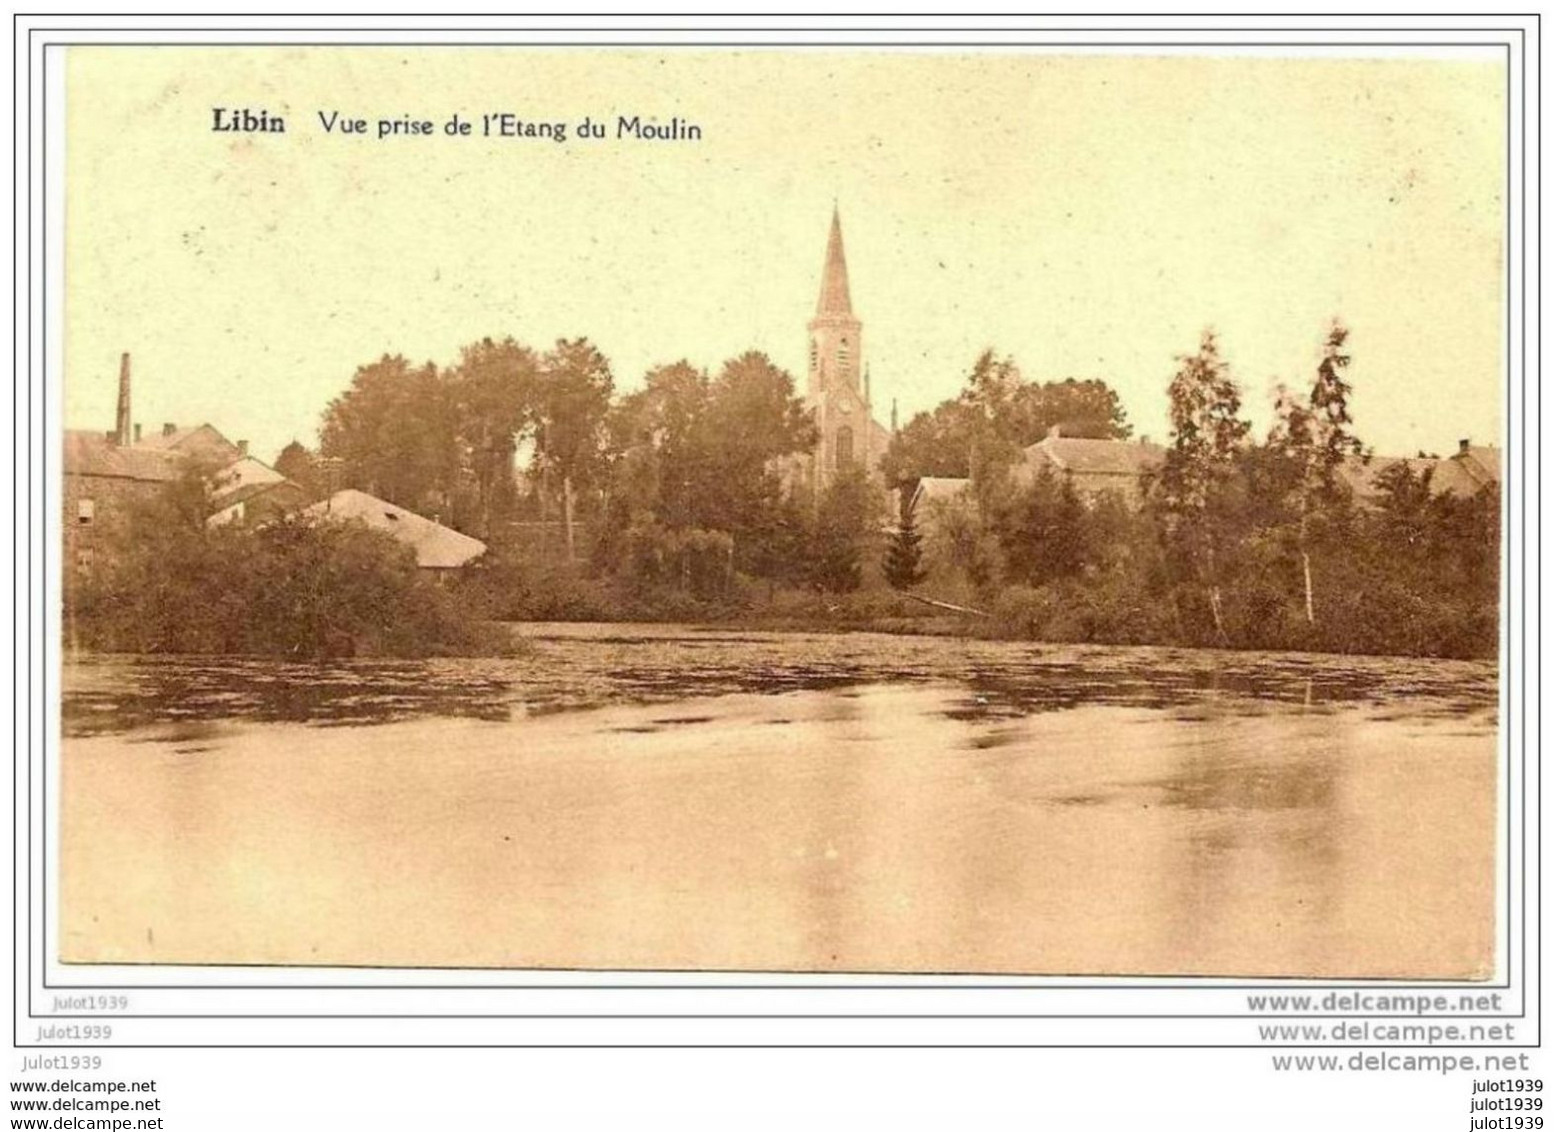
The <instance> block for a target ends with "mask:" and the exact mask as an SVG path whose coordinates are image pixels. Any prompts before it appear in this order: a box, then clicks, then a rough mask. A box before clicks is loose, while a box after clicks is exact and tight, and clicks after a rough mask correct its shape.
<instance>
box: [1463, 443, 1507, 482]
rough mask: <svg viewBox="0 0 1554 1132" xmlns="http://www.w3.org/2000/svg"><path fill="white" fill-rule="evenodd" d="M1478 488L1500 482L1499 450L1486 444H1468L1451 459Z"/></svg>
mask: <svg viewBox="0 0 1554 1132" xmlns="http://www.w3.org/2000/svg"><path fill="white" fill-rule="evenodd" d="M1452 462H1453V463H1455V464H1458V465H1460V466H1461V467H1462V469H1463V470H1464V471H1465V472H1466V473H1467V474H1468V475H1469V476H1471V477H1472V479H1473V480H1474V482H1475V483H1477V484H1478V486H1479V487H1488V486H1489V485H1490V484H1492V483H1499V482H1500V449H1498V448H1494V447H1492V446H1490V445H1487V444H1470V445H1467V446H1466V447H1465V448H1463V449H1462V450H1461V451H1460V452H1458V453H1457V454H1456V455H1455V456H1453V457H1452Z"/></svg>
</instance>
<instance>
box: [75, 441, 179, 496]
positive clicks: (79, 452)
mask: <svg viewBox="0 0 1554 1132" xmlns="http://www.w3.org/2000/svg"><path fill="white" fill-rule="evenodd" d="M182 466H183V459H182V457H181V456H180V455H179V454H178V453H176V452H167V451H163V450H161V449H156V448H137V447H123V446H120V445H117V444H114V443H113V442H111V441H110V440H109V439H108V438H107V437H106V436H105V435H104V434H102V433H100V432H92V431H90V430H88V429H66V430H65V450H64V468H65V474H66V475H67V476H102V477H105V478H111V479H125V480H138V481H140V482H142V483H169V482H171V481H173V480H175V479H177V478H178V474H179V469H180V468H181V467H182Z"/></svg>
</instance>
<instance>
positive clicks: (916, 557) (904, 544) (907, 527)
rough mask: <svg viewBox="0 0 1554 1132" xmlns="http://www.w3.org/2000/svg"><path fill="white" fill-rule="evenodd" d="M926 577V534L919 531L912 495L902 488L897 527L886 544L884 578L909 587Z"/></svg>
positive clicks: (899, 586)
mask: <svg viewBox="0 0 1554 1132" xmlns="http://www.w3.org/2000/svg"><path fill="white" fill-rule="evenodd" d="M927 576H928V571H927V570H925V569H923V536H922V535H920V534H919V533H918V531H917V507H916V505H915V504H914V502H913V499H912V496H911V495H910V494H909V493H907V492H905V491H903V492H901V502H900V513H899V519H898V521H897V523H896V528H895V530H893V531H891V533H890V541H889V542H887V543H886V544H885V580H886V581H887V582H889V583H890V584H891V585H892V586H893V587H894V588H896V589H898V590H909V589H911V588H912V587H913V586H915V585H917V584H918V583H919V582H921V581H922V580H923V579H924V578H926V577H927Z"/></svg>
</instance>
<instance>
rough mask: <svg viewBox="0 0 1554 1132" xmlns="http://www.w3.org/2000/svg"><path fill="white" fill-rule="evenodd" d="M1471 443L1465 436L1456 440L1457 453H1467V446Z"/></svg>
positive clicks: (1461, 454) (1464, 454)
mask: <svg viewBox="0 0 1554 1132" xmlns="http://www.w3.org/2000/svg"><path fill="white" fill-rule="evenodd" d="M1472 443H1473V442H1472V441H1471V440H1469V439H1468V438H1467V437H1463V438H1462V439H1461V440H1459V441H1457V455H1459V456H1466V455H1467V454H1468V446H1469V445H1470V444H1472Z"/></svg>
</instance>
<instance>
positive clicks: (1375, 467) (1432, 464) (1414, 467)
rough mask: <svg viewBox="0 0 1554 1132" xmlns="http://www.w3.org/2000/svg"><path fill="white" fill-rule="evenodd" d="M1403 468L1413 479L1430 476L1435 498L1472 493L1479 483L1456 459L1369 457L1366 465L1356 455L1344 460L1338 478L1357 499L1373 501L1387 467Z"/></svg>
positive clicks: (1379, 490) (1339, 468) (1478, 486)
mask: <svg viewBox="0 0 1554 1132" xmlns="http://www.w3.org/2000/svg"><path fill="white" fill-rule="evenodd" d="M1399 465H1401V466H1403V467H1406V468H1407V469H1408V470H1409V472H1410V473H1411V474H1413V475H1415V476H1417V475H1420V474H1421V473H1423V472H1429V473H1430V490H1431V492H1432V493H1434V494H1436V495H1443V494H1444V495H1461V496H1469V495H1473V494H1475V493H1476V492H1477V491H1478V490H1479V488H1480V487H1481V486H1483V485H1482V484H1480V483H1479V482H1478V480H1476V479H1475V478H1474V476H1473V475H1472V474H1471V473H1470V472H1469V470H1468V469H1467V468H1466V467H1464V466H1463V463H1462V461H1460V460H1458V459H1455V458H1453V459H1450V460H1441V459H1438V458H1436V457H1434V456H1372V457H1371V458H1370V460H1369V461H1368V462H1367V461H1366V460H1364V459H1362V458H1361V457H1359V456H1350V457H1347V458H1346V459H1345V460H1344V462H1343V463H1342V464H1340V465H1339V467H1338V478H1339V479H1340V480H1342V481H1343V483H1344V484H1346V485H1347V486H1348V488H1349V490H1350V491H1352V492H1353V493H1354V495H1355V498H1357V499H1365V500H1369V499H1375V498H1376V497H1377V496H1379V495H1380V494H1381V479H1382V476H1383V475H1384V474H1385V473H1386V472H1387V471H1388V470H1389V469H1391V468H1395V467H1398V466H1399Z"/></svg>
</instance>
